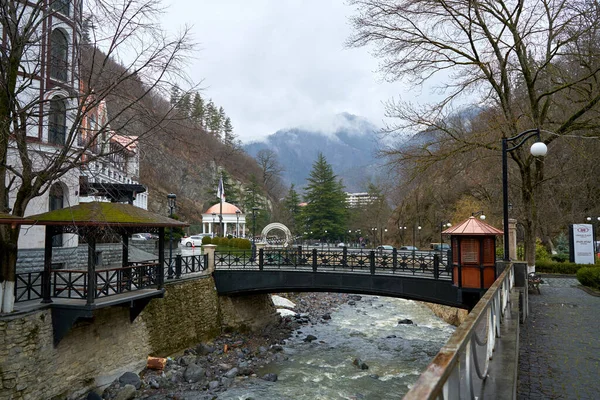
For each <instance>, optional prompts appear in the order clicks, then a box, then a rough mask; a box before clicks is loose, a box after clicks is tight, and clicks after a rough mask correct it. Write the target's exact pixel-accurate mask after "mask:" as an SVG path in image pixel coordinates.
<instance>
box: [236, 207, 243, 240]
mask: <svg viewBox="0 0 600 400" xmlns="http://www.w3.org/2000/svg"><path fill="white" fill-rule="evenodd" d="M241 213H242V212H241V211H240V210H235V219H236V223H235V237H236V238H239V237H240V214H241Z"/></svg>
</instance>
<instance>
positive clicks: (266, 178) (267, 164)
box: [256, 149, 284, 194]
mask: <svg viewBox="0 0 600 400" xmlns="http://www.w3.org/2000/svg"><path fill="white" fill-rule="evenodd" d="M256 161H257V162H258V166H259V167H260V169H261V171H262V183H263V185H264V187H265V188H266V189H267V192H268V193H270V194H276V193H274V192H275V189H282V184H281V174H282V173H283V171H284V168H283V166H282V165H281V164H280V163H279V160H278V158H277V153H275V152H274V151H273V150H271V149H262V150H260V151H259V152H258V153H257V154H256Z"/></svg>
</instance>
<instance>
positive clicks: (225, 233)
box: [223, 222, 227, 237]
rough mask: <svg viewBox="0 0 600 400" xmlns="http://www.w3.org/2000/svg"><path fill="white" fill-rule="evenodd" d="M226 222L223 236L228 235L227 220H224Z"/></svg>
mask: <svg viewBox="0 0 600 400" xmlns="http://www.w3.org/2000/svg"><path fill="white" fill-rule="evenodd" d="M224 224H225V229H224V231H223V237H227V222H224Z"/></svg>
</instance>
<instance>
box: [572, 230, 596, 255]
mask: <svg viewBox="0 0 600 400" xmlns="http://www.w3.org/2000/svg"><path fill="white" fill-rule="evenodd" d="M573 252H574V253H575V254H574V256H575V264H594V230H593V229H592V225H591V224H573Z"/></svg>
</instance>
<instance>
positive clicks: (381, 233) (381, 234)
mask: <svg viewBox="0 0 600 400" xmlns="http://www.w3.org/2000/svg"><path fill="white" fill-rule="evenodd" d="M383 232H385V233H387V228H385V229H382V230H381V231H380V237H381V243H379V244H381V245H383Z"/></svg>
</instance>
